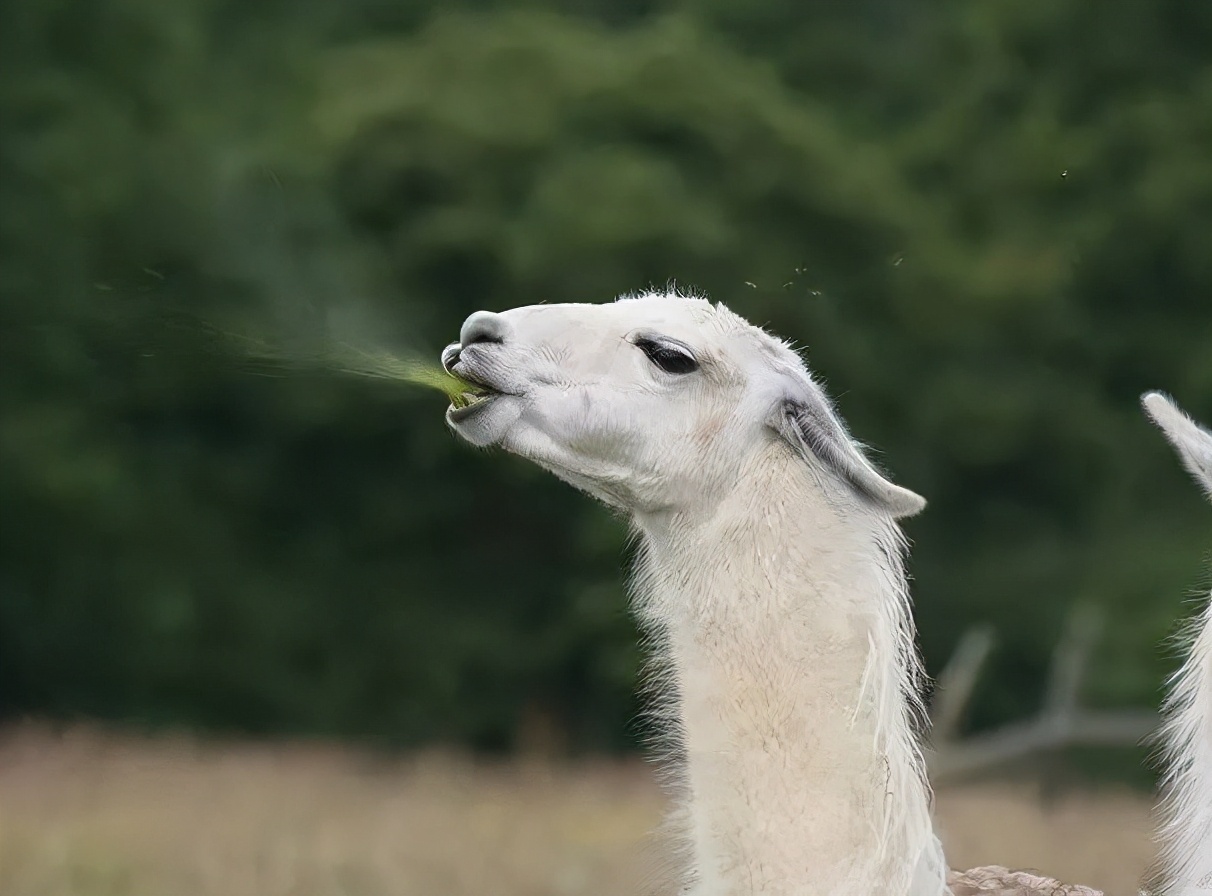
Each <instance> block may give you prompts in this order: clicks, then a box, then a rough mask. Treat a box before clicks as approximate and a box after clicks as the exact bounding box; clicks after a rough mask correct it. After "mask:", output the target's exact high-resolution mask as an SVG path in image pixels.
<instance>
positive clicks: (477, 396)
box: [446, 371, 503, 422]
mask: <svg viewBox="0 0 1212 896" xmlns="http://www.w3.org/2000/svg"><path fill="white" fill-rule="evenodd" d="M457 376H458V377H459V379H461V380H462V381H463V382H464V383H465V384H466V387H465V388H464V389H463V390H462V391H461V392H459V393H457V394H455V395H452V396H451V398H450V407H449V408H447V410H446V416H447V417H449V418H450V419H451V420H452V421H455V422H458V421H459V420H466V419H467V418H468V417H470V416H471V415H472V414H474V413H476V412H477V411H480V410H483V409H484V408H485V407H486V406H487V405H489V404H491V403H492V400H493V399H494V398H497V397H498V396H500V395H502V394H503V393H501V392H500V391H498V390H496V389H494V388H492V386H488V385H485V384H484V383H482V382H479V381H478V380H475V379H472V378H471V377H469V376H467V374H465V373H463V372H461V371H460V372H459V373H458V374H457Z"/></svg>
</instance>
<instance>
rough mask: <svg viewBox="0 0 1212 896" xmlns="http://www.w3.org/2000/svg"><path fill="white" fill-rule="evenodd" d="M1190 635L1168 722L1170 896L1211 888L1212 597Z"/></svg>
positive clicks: (1165, 832)
mask: <svg viewBox="0 0 1212 896" xmlns="http://www.w3.org/2000/svg"><path fill="white" fill-rule="evenodd" d="M1193 634H1194V635H1195V639H1194V641H1193V643H1192V647H1191V653H1190V655H1189V656H1188V657H1187V661H1186V663H1185V664H1184V665H1183V668H1182V670H1181V671H1180V672H1179V674H1178V677H1177V678H1176V679H1175V684H1174V689H1173V692H1172V695H1171V697H1170V700H1169V706H1168V719H1167V723H1166V749H1167V754H1168V758H1169V766H1170V771H1169V773H1168V774H1167V777H1166V781H1165V795H1166V799H1165V804H1164V810H1165V819H1166V823H1165V826H1164V827H1163V829H1162V839H1163V844H1164V855H1165V859H1166V868H1167V878H1168V881H1169V887H1168V888H1167V890H1166V892H1167V893H1172V894H1173V896H1197V894H1198V896H1207V894H1208V893H1209V891H1212V599H1210V600H1209V603H1208V605H1207V606H1206V607H1205V608H1204V612H1203V615H1202V617H1200V618H1198V619H1197V620H1196V621H1195V623H1194V627H1193Z"/></svg>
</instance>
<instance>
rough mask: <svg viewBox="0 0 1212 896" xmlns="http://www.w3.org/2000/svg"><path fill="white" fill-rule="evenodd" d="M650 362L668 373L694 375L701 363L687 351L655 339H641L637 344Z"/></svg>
mask: <svg viewBox="0 0 1212 896" xmlns="http://www.w3.org/2000/svg"><path fill="white" fill-rule="evenodd" d="M636 347H637V348H639V350H640V351H642V352H643V353H644V354H646V355H647V356H648V360H649V361H651V362H652V363H653V364H655V365H656V366H657V367H659V368H661V370H663V371H665V372H666V373H694V372H695V371H696V370H698V369H699V362H698V361H696V360H695V359H694V356H693V355H691V354H690V352H688V351H686V350H685V349H682V348H678V347H676V346H673V345H670V344H668V343H666V342H657V341H656V340H654V339H641V340H640V341H639V342H637V343H636Z"/></svg>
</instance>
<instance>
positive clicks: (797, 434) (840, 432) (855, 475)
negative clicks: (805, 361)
mask: <svg viewBox="0 0 1212 896" xmlns="http://www.w3.org/2000/svg"><path fill="white" fill-rule="evenodd" d="M774 424H775V429H776V430H777V431H778V432H779V434H780V435H781V436H782V437H783V438H784V439H785V440H786V441H787V442H789V443H790V444H791V445H792V447H794V448H796V449H797V450H799V451H800V452H801V453H802V454H804V455H805V459H806V460H808V461H809V462H810V463H811V462H813V461H815V462H816V463H818V464H819V465H821V466H823V467H824V468H825V469H826V470H828V471H829V472H830V473H831V474H832V475H833V476H834V477H836V478H837V479H838V480H840V481H841V482H842V483H844V484H845V485H848V486H849V487H850V488H851V489H852V490H853V491H854V492H856V493H857V494H858V496H859V497H860V498H861V499H862V500H864V501H867V502H869V503H871V504H874V505H875V506H876V507H878V508H879V509H880V510H883V511H885V512H886V513H888V514H890V515H891V516H893V517H894V518H901V517H907V516H913V515H914V514H917V513H920V512H921V511H922V510H923V509H924V508H925V506H926V499H925V498H923V497H922V496H921V495H918V494H916V493H915V492H911V491H909V489H907V488H901V487H900V486H899V485H895V484H893V483H892V482H889V481H888V480H887V479H886V478H885V477H884V476H882V475H880V473H879V471H877V470H876V469H875V467H874V466H872V464H871V462H870V461H868V460H867V458H866V457H865V456H864V455H863V453H862V451H861V449H860V448H859V446H858V445H857V444H856V443H855V442H854V440H853V439H851V438H850V434H849V433H848V432H847V431H846V427H845V425H844V424H843V423H842V421H841V420H840V419H839V418H838V416H837V415H836V414H835V413H834V412H833V409H832V408H831V407H830V406H829V404H828V402H827V401H826V400H825V399H824V397H823V396H819V397H818V396H816V395H809V396H807V397H803V398H799V397H797V398H794V399H788V400H787V401H784V402H783V404H782V406H781V408H780V411H779V418H778V420H776V421H774Z"/></svg>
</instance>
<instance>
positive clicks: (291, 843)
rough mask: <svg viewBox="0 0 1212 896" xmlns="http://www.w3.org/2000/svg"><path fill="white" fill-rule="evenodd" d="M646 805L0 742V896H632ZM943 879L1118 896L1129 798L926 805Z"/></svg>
mask: <svg viewBox="0 0 1212 896" xmlns="http://www.w3.org/2000/svg"><path fill="white" fill-rule="evenodd" d="M661 812H662V799H661V795H660V793H659V792H658V790H657V789H656V788H655V786H654V785H653V783H652V779H651V775H650V770H649V769H648V768H647V767H646V766H645V765H643V764H642V763H638V762H636V763H618V762H609V763H608V762H581V763H577V764H568V765H558V766H553V765H551V764H547V763H537V762H536V763H527V762H517V763H511V764H509V765H485V764H477V763H473V762H471V761H468V760H465V759H460V758H456V757H452V756H450V755H424V756H413V757H411V758H407V759H398V758H396V759H390V760H387V759H383V758H381V757H380V758H376V757H373V756H370V755H367V754H364V753H357V752H353V751H349V750H345V749H342V748H339V747H327V746H315V745H297V744H293V745H292V744H285V745H276V746H260V745H252V746H250V745H230V744H224V745H218V744H213V745H208V744H199V743H197V742H194V741H189V740H186V739H181V740H172V739H157V740H154V741H149V740H135V739H129V738H122V737H117V736H110V735H105V734H101V733H98V732H96V731H91V730H84V729H80V730H72V731H70V732H67V733H65V734H51V733H49V732H47V731H45V730H41V729H37V728H32V727H24V728H19V729H10V730H8V731H5V732H0V894H3V896H128V894H129V896H381V894H382V896H386V894H392V896H464V894H468V896H470V894H475V896H575V894H585V896H624V894H626V896H636V894H641V893H644V892H647V889H648V886H649V881H650V874H649V872H650V866H651V858H652V856H651V853H654V852H656V850H654V849H653V847H652V844H653V841H652V840H650V838H649V836H648V834H649V832H650V831H651V830H652V828H653V827H654V826H655V825H656V824H657V823H658V822H659V819H660V816H661ZM939 817H940V825H941V828H942V831H943V834H944V837H945V838H946V840H947V842H948V846H949V851H950V852H949V854H950V857H951V859H952V862H953V864H957V865H964V866H967V865H972V864H978V863H985V862H994V861H996V862H999V863H1002V864H1010V865H1016V866H1019V867H1035V868H1040V869H1043V870H1045V871H1047V872H1048V873H1051V874H1055V875H1057V876H1060V877H1062V878H1069V879H1072V880H1077V881H1081V882H1083V883H1088V884H1094V885H1098V886H1102V887H1103V888H1105V889H1106V890H1107V892H1108V894H1111V896H1118V894H1123V896H1129V894H1133V893H1135V892H1136V887H1135V885H1136V882H1137V879H1138V877H1139V875H1140V872H1141V871H1142V870H1143V869H1144V868H1145V866H1146V864H1147V863H1148V861H1149V859H1150V857H1151V855H1152V847H1151V845H1150V840H1149V836H1150V823H1149V813H1148V806H1147V803H1146V802H1145V801H1144V800H1143V799H1141V798H1140V796H1139V795H1130V794H1126V793H1124V794H1106V793H1100V794H1091V795H1085V796H1079V797H1068V798H1066V799H1064V800H1063V801H1061V802H1060V803H1058V804H1056V805H1053V806H1051V807H1050V808H1048V809H1046V810H1045V809H1044V808H1042V807H1041V806H1040V805H1039V803H1038V801H1037V800H1036V799H1035V794H1034V790H1033V789H1032V788H1030V787H1023V788H1013V787H1009V786H997V787H994V786H981V787H975V786H974V787H965V788H959V789H949V790H945V791H943V792H941V793H940V794H939Z"/></svg>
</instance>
